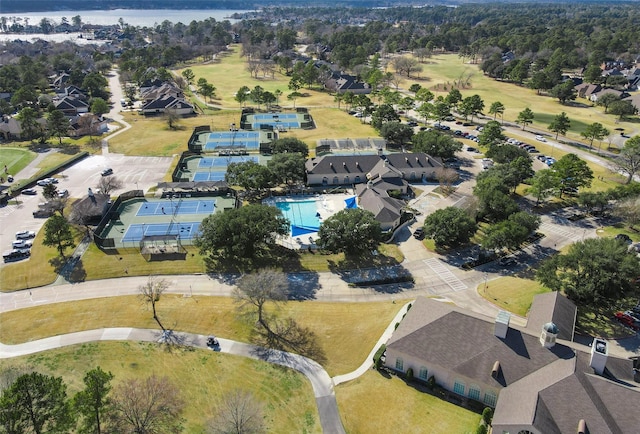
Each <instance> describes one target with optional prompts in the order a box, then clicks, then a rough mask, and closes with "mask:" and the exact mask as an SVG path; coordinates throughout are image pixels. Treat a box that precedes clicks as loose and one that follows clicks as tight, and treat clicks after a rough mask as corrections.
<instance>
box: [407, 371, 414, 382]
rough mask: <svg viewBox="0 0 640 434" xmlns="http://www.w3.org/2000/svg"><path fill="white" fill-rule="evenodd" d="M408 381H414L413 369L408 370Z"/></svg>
mask: <svg viewBox="0 0 640 434" xmlns="http://www.w3.org/2000/svg"><path fill="white" fill-rule="evenodd" d="M407 380H409V381H411V380H413V368H409V369H407Z"/></svg>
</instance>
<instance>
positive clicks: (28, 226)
mask: <svg viewBox="0 0 640 434" xmlns="http://www.w3.org/2000/svg"><path fill="white" fill-rule="evenodd" d="M171 161H172V158H171V157H127V156H124V155H120V154H107V155H96V156H91V157H88V158H85V159H83V160H81V161H79V162H78V163H76V164H75V165H73V166H71V167H69V168H67V169H66V170H64V171H63V172H61V173H59V174H56V175H55V178H56V179H58V183H57V184H56V187H57V188H58V191H61V190H68V193H69V197H70V198H71V199H70V200H73V199H74V198H75V199H79V198H82V197H85V196H86V195H87V189H88V188H92V189H94V190H95V189H96V186H97V184H98V181H99V180H100V179H101V177H102V176H101V174H100V173H101V172H102V171H103V170H104V169H105V168H107V167H110V168H112V169H113V175H111V176H115V177H117V178H118V179H119V180H120V181H122V183H123V186H122V188H121V189H119V190H116V191H115V192H112V193H111V194H112V195H117V194H118V193H120V192H123V191H128V190H133V189H144V191H148V190H149V188H151V187H154V186H156V185H157V183H158V182H160V181H162V180H163V178H164V177H165V175H166V174H167V172H168V171H169V169H170V165H171ZM25 170H26V173H29V171H30V170H31V169H30V168H26V169H25ZM25 177H27V176H21V173H19V174H17V175H16V179H21V178H25ZM34 189H35V192H36V194H35V195H25V194H21V195H20V196H18V198H17V199H18V203H17V204H10V205H7V206H4V207H1V208H0V250H1V251H2V252H4V251H7V250H11V246H12V242H13V241H14V240H15V234H16V232H18V231H21V230H30V231H34V232H36V233H37V232H38V231H39V230H40V229H41V228H42V225H44V222H45V221H46V220H45V219H42V218H34V217H33V212H34V211H36V210H37V209H38V204H39V203H42V202H44V198H43V197H42V189H43V187H42V186H36V187H34ZM36 248H37V247H36ZM1 266H2V265H0V267H1Z"/></svg>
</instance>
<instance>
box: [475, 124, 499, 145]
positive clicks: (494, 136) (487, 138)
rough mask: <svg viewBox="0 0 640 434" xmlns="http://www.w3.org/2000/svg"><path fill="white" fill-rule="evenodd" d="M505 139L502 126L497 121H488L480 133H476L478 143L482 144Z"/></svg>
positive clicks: (490, 143)
mask: <svg viewBox="0 0 640 434" xmlns="http://www.w3.org/2000/svg"><path fill="white" fill-rule="evenodd" d="M504 139H505V136H504V134H503V133H502V127H501V126H500V123H499V122H497V121H489V122H487V123H486V125H485V126H484V127H483V128H482V131H481V132H480V134H478V140H479V143H480V144H481V145H483V146H487V145H492V144H495V143H498V142H502V141H503V140H504Z"/></svg>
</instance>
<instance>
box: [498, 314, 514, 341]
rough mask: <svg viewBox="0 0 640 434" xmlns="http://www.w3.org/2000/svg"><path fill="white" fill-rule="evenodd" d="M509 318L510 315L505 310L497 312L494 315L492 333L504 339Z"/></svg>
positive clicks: (507, 329)
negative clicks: (494, 320)
mask: <svg viewBox="0 0 640 434" xmlns="http://www.w3.org/2000/svg"><path fill="white" fill-rule="evenodd" d="M510 319H511V315H510V314H509V312H505V311H504V310H501V311H500V312H498V315H497V316H496V322H495V329H494V334H495V335H496V336H497V337H499V338H500V339H504V338H506V337H507V332H508V331H509V321H510Z"/></svg>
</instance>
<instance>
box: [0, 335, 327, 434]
mask: <svg viewBox="0 0 640 434" xmlns="http://www.w3.org/2000/svg"><path fill="white" fill-rule="evenodd" d="M10 366H17V367H20V368H23V369H24V368H27V367H28V368H31V369H34V370H36V371H38V372H41V373H44V374H48V375H56V376H61V377H62V378H63V379H64V380H65V382H66V384H67V386H68V388H69V390H68V395H69V396H73V395H74V394H75V393H76V392H77V391H79V390H81V389H82V388H83V387H84V386H83V384H82V377H83V376H84V373H85V372H86V371H88V370H90V369H93V368H95V367H97V366H100V367H101V368H102V369H103V370H104V371H107V372H111V373H113V374H114V376H115V378H114V380H113V381H112V385H114V386H115V385H117V384H118V383H119V382H121V381H123V380H125V379H128V378H146V377H148V376H151V375H157V376H166V377H168V378H169V380H170V381H171V382H172V383H174V384H175V385H176V386H178V388H179V389H180V398H181V399H182V400H183V401H184V402H185V409H184V413H183V418H184V419H185V423H184V430H183V432H185V433H200V432H205V427H206V424H207V422H208V421H209V420H210V419H212V418H213V417H214V416H215V414H216V412H217V409H218V408H219V407H220V406H221V405H222V403H223V400H224V397H225V394H226V393H228V392H229V391H232V390H234V389H241V390H247V391H250V392H251V393H252V394H253V395H254V397H255V399H256V400H258V401H259V402H261V403H262V404H263V412H264V416H265V425H266V426H268V427H269V430H270V432H300V433H302V432H306V433H321V432H322V428H321V426H320V420H319V419H318V411H317V408H316V402H315V399H314V398H313V390H312V388H311V384H310V383H309V382H308V381H307V379H306V378H305V377H304V376H303V375H302V374H299V373H298V372H296V371H293V370H290V369H286V368H281V367H278V366H275V365H271V364H269V363H264V362H259V361H255V360H251V359H247V358H244V357H238V356H232V355H229V354H224V355H223V354H219V353H216V352H213V351H209V350H192V351H191V350H175V351H170V352H169V351H166V350H164V349H163V348H162V347H160V346H158V345H155V344H151V343H138V342H100V343H91V344H82V345H75V346H71V347H67V348H62V349H58V350H53V351H47V352H46V353H39V354H35V355H32V356H24V357H19V358H15V359H9V360H0V371H3V370H5V369H6V368H8V367H10Z"/></svg>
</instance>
